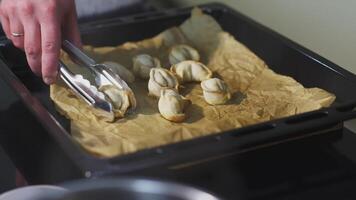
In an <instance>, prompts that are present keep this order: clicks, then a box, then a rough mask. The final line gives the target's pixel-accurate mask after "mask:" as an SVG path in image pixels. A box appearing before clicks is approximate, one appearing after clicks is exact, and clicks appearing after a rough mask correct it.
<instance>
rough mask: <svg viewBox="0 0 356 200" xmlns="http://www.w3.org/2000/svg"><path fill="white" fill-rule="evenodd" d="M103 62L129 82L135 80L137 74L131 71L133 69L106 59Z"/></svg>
mask: <svg viewBox="0 0 356 200" xmlns="http://www.w3.org/2000/svg"><path fill="white" fill-rule="evenodd" d="M103 64H104V65H106V66H107V67H109V68H110V69H111V70H112V71H113V72H114V73H116V74H118V75H119V76H120V78H122V79H123V80H124V81H126V82H128V83H132V82H134V81H135V76H134V75H133V74H132V73H131V71H130V70H128V69H127V68H126V67H124V66H122V65H120V64H119V63H116V62H111V61H106V62H104V63H103Z"/></svg>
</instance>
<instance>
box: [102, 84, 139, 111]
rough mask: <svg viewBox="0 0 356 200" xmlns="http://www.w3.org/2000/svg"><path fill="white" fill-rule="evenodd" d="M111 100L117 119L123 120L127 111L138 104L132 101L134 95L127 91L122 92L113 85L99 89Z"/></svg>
mask: <svg viewBox="0 0 356 200" xmlns="http://www.w3.org/2000/svg"><path fill="white" fill-rule="evenodd" d="M99 90H100V91H102V92H103V93H104V94H105V95H106V97H107V98H108V99H109V100H110V102H111V104H112V106H113V110H114V113H115V117H116V118H123V117H124V116H125V113H126V111H127V110H128V109H129V108H130V107H131V106H135V105H133V104H136V102H134V101H132V95H133V94H132V93H131V92H130V91H126V90H120V89H118V88H117V87H115V86H112V85H104V86H102V87H100V88H99Z"/></svg>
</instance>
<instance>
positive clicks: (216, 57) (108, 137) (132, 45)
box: [51, 9, 335, 157]
mask: <svg viewBox="0 0 356 200" xmlns="http://www.w3.org/2000/svg"><path fill="white" fill-rule="evenodd" d="M182 43H184V44H188V45H191V46H193V47H194V48H196V49H197V50H198V51H199V52H200V54H201V56H202V62H203V63H205V64H207V66H208V67H209V68H210V69H211V70H212V71H213V72H214V75H215V76H216V77H220V78H222V79H223V80H225V81H226V82H227V84H228V86H229V87H230V89H231V91H232V94H233V95H232V100H231V101H230V102H229V103H228V104H227V105H219V106H211V105H208V104H207V103H205V101H204V98H203V95H202V90H201V88H200V84H199V83H196V84H187V85H184V86H183V88H181V90H180V93H181V94H183V95H185V96H186V97H187V98H189V99H190V100H191V101H192V105H191V106H189V107H188V108H187V110H186V113H187V114H188V118H187V120H186V121H185V122H184V123H172V122H169V121H167V120H165V119H163V118H162V117H161V116H160V114H159V112H158V108H157V102H158V100H157V99H155V98H152V97H148V96H147V93H148V90H147V80H146V81H144V80H140V79H139V78H137V81H136V82H135V83H134V84H131V85H130V86H131V87H132V89H133V91H134V92H135V94H136V98H137V100H138V110H137V111H136V113H134V114H131V115H128V116H127V117H126V118H124V119H120V120H118V121H116V122H114V123H106V122H104V121H103V120H101V119H99V118H98V117H96V116H95V115H94V114H93V113H92V108H90V107H89V106H88V105H87V104H86V103H84V102H83V101H82V100H80V99H78V98H77V97H76V96H75V95H74V94H73V93H72V91H70V90H69V89H68V88H67V87H65V86H64V85H63V84H62V83H58V84H55V85H52V86H51V98H52V99H53V101H54V102H55V104H56V106H57V109H58V111H59V112H61V113H62V114H64V115H65V116H66V117H67V118H69V119H70V120H71V134H72V136H73V138H74V139H75V140H76V141H77V142H78V143H80V144H81V145H82V147H83V148H85V149H86V150H88V151H89V152H92V153H93V154H96V155H99V156H103V157H111V156H116V155H119V154H126V153H130V152H135V151H138V150H141V149H145V148H150V147H156V146H160V145H164V144H168V143H174V142H178V141H181V140H188V139H191V138H195V137H199V136H204V135H208V134H213V133H218V132H221V131H225V130H229V129H235V128H238V127H242V126H246V125H251V124H255V123H259V122H263V121H267V120H271V119H276V118H281V117H285V116H289V115H294V114H298V113H302V112H307V111H312V110H316V109H320V108H322V107H326V106H329V105H330V104H331V103H332V102H333V101H334V100H335V96H334V95H333V94H330V93H328V92H327V91H324V90H322V89H319V88H311V89H307V88H304V87H303V86H302V85H301V84H299V83H298V82H297V81H295V80H294V79H293V78H291V77H287V76H282V75H279V74H276V73H274V72H273V71H272V70H270V69H269V68H268V66H267V65H266V64H265V63H264V61H263V60H261V59H260V58H258V57H257V56H256V55H255V54H254V53H253V52H251V51H250V50H249V49H248V48H246V47H245V46H244V45H243V44H241V43H239V42H238V41H236V39H235V38H234V37H233V36H231V35H230V34H229V33H227V32H224V31H223V30H222V29H221V27H220V26H219V24H218V23H217V22H216V21H215V20H214V19H213V18H212V17H210V16H208V15H205V14H203V13H202V12H201V10H199V9H194V10H193V11H192V16H191V18H189V19H188V20H187V21H185V22H184V23H183V24H182V25H181V26H179V27H173V28H171V29H169V30H166V31H164V32H163V33H161V34H159V35H157V36H156V37H154V38H151V39H147V40H143V41H140V42H128V43H125V44H123V45H122V46H117V47H102V48H92V47H86V51H87V52H88V53H89V54H90V55H91V56H93V57H94V58H95V59H96V60H97V61H99V62H103V61H115V62H118V63H121V64H123V65H124V66H126V67H128V68H129V69H131V67H132V61H131V58H132V57H133V56H134V55H137V54H139V53H149V54H151V55H153V56H156V57H158V58H159V59H160V60H161V61H162V62H163V65H164V66H166V67H167V68H168V67H169V65H168V55H167V54H168V50H169V48H170V47H171V46H172V45H174V44H182ZM63 59H64V60H65V62H66V63H67V64H69V65H70V66H71V68H72V69H73V70H74V71H76V72H80V73H83V74H87V72H85V71H84V70H83V69H79V68H76V67H75V65H74V64H73V63H71V62H70V61H69V59H68V58H67V57H66V56H63ZM285 67H288V66H285ZM88 77H89V76H88ZM212 148H213V147H212Z"/></svg>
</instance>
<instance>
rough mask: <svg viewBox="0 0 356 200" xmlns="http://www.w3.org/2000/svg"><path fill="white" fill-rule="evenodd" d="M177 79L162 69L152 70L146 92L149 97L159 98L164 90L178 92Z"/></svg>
mask: <svg viewBox="0 0 356 200" xmlns="http://www.w3.org/2000/svg"><path fill="white" fill-rule="evenodd" d="M178 86H179V83H178V79H177V78H176V77H175V76H174V74H173V73H172V72H170V71H169V70H166V69H163V68H153V69H151V72H150V80H149V81H148V91H149V93H148V94H149V95H150V96H156V97H159V96H160V95H161V90H162V89H165V88H169V89H174V90H178Z"/></svg>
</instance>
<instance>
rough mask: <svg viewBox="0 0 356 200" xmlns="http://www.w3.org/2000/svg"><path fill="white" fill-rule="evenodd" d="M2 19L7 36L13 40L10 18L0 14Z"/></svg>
mask: <svg viewBox="0 0 356 200" xmlns="http://www.w3.org/2000/svg"><path fill="white" fill-rule="evenodd" d="M0 20H1V25H2V29H3V31H4V33H5V35H6V37H7V38H8V39H10V40H11V34H10V23H9V19H8V18H7V16H5V15H0Z"/></svg>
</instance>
